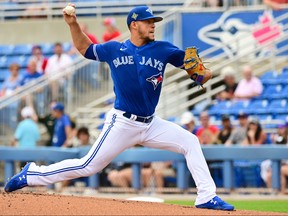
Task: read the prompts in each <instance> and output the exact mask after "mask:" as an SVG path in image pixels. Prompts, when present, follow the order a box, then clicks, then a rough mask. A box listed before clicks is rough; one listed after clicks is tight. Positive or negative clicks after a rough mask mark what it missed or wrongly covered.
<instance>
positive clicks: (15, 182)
mask: <svg viewBox="0 0 288 216" xmlns="http://www.w3.org/2000/svg"><path fill="white" fill-rule="evenodd" d="M30 164H31V163H27V164H26V165H25V166H24V167H23V169H22V170H21V172H19V173H18V174H16V175H14V176H13V177H12V178H11V179H10V180H9V181H8V182H7V184H6V185H5V187H4V190H5V192H7V193H9V192H12V191H15V190H18V189H21V188H23V187H26V186H28V184H27V171H28V168H29V166H30Z"/></svg>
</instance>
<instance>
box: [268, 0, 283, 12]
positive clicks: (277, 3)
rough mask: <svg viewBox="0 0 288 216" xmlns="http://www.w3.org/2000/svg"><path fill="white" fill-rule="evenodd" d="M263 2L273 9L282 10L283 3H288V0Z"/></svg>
mask: <svg viewBox="0 0 288 216" xmlns="http://www.w3.org/2000/svg"><path fill="white" fill-rule="evenodd" d="M263 3H264V4H265V5H267V6H268V7H269V8H272V9H273V10H281V9H282V8H283V6H282V5H284V4H288V0H263Z"/></svg>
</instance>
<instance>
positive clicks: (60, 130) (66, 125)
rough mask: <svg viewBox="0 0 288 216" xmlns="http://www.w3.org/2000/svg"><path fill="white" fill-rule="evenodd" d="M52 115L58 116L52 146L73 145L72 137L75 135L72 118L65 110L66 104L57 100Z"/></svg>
mask: <svg viewBox="0 0 288 216" xmlns="http://www.w3.org/2000/svg"><path fill="white" fill-rule="evenodd" d="M52 115H53V117H54V118H56V121H55V126H54V133H53V139H52V146H56V147H68V146H70V145H71V139H72V137H73V134H72V128H71V120H70V118H69V116H68V115H67V114H65V112H64V105H63V104H62V103H59V102H57V103H56V104H55V105H54V106H53V111H52Z"/></svg>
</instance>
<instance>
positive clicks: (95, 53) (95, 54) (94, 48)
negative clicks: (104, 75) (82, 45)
mask: <svg viewBox="0 0 288 216" xmlns="http://www.w3.org/2000/svg"><path fill="white" fill-rule="evenodd" d="M96 46H97V45H96V44H94V45H93V53H94V56H95V58H96V60H97V61H99V57H98V54H97V51H96Z"/></svg>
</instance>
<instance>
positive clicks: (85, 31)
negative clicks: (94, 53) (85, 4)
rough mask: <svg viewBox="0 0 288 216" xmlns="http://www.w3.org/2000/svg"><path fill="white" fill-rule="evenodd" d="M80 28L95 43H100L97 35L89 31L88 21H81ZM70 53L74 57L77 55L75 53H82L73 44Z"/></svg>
mask: <svg viewBox="0 0 288 216" xmlns="http://www.w3.org/2000/svg"><path fill="white" fill-rule="evenodd" d="M80 28H81V30H82V31H83V32H84V34H86V35H87V37H88V38H89V39H90V40H91V41H92V43H94V44H98V43H99V41H98V40H97V38H96V36H95V35H94V34H92V33H91V32H89V29H88V26H87V24H86V23H80ZM68 54H69V55H70V56H72V57H75V55H79V54H80V53H79V52H78V50H77V49H76V47H75V46H74V45H73V46H72V47H71V49H70V50H69V52H68Z"/></svg>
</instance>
